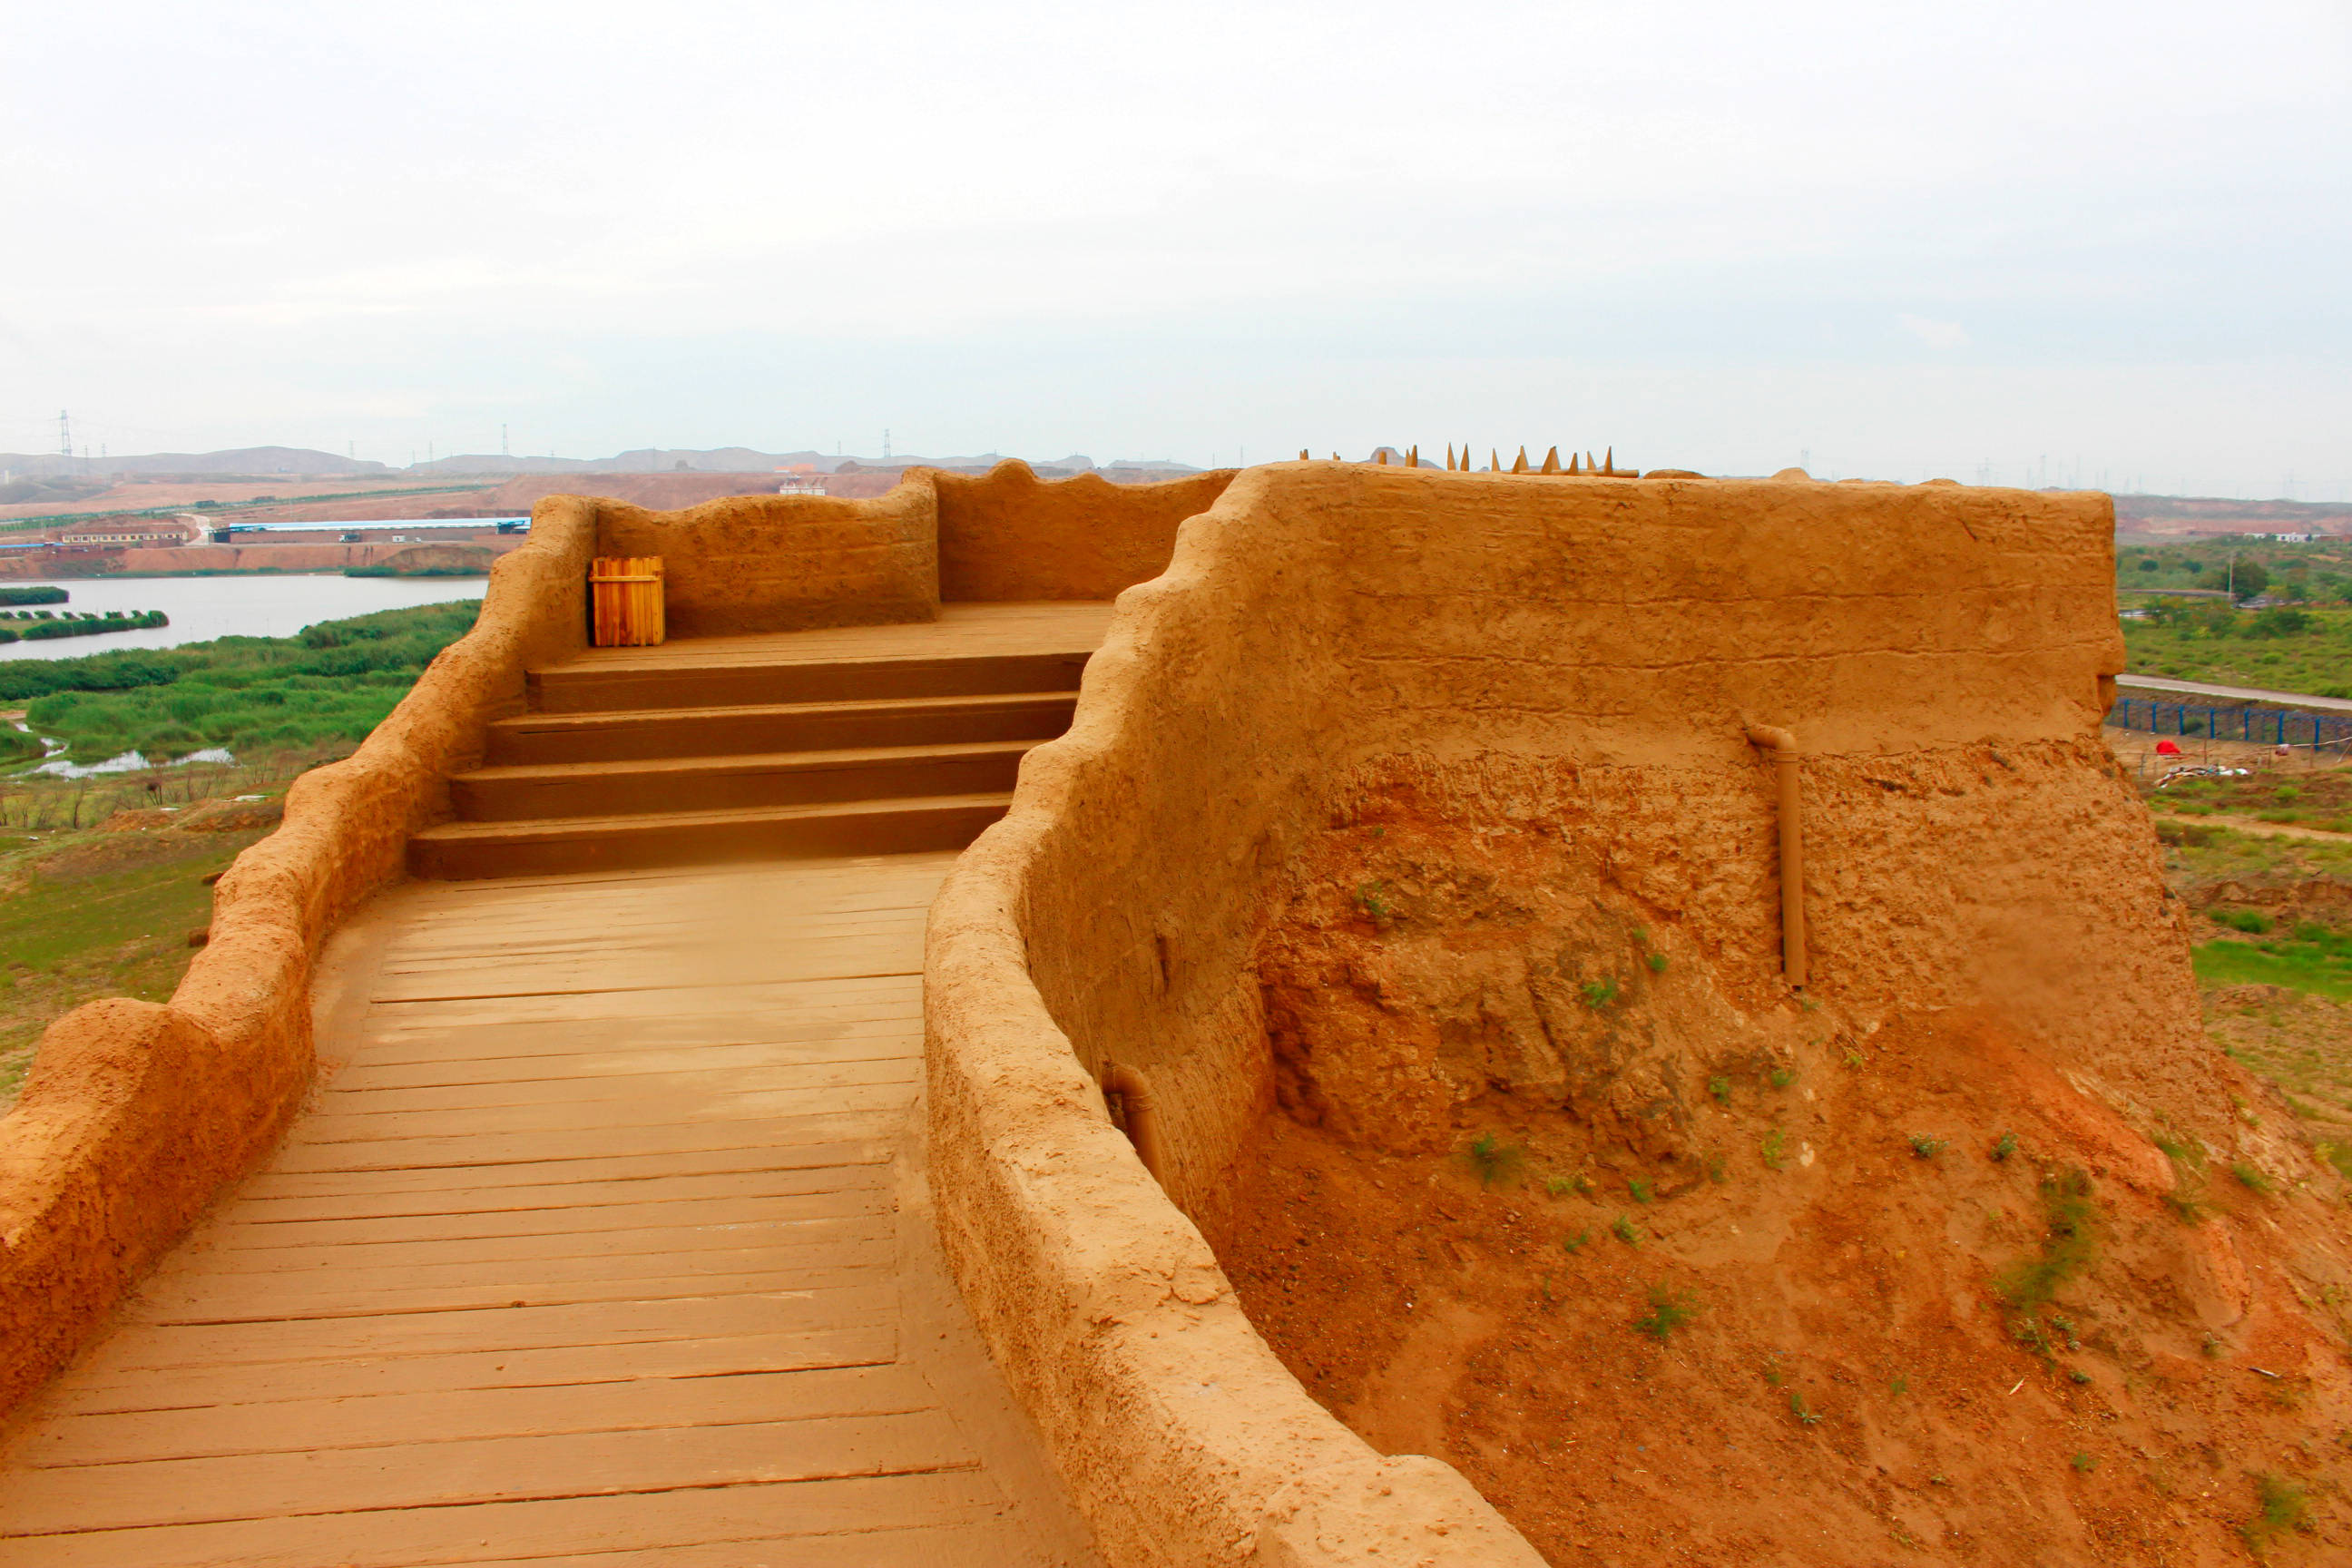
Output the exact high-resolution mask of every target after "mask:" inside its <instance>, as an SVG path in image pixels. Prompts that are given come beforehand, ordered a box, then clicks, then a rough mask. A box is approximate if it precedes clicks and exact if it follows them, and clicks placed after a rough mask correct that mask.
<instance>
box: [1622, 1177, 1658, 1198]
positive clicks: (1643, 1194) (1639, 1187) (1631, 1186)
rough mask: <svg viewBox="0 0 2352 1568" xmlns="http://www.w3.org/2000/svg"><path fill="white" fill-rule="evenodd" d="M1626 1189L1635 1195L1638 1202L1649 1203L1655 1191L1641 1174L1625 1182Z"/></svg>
mask: <svg viewBox="0 0 2352 1568" xmlns="http://www.w3.org/2000/svg"><path fill="white" fill-rule="evenodd" d="M1625 1190H1626V1191H1627V1192H1629V1193H1631V1194H1633V1201H1634V1202H1635V1203H1637V1204H1645V1203H1648V1202H1649V1201H1650V1198H1651V1195H1652V1193H1653V1191H1654V1189H1653V1188H1652V1187H1651V1185H1650V1184H1649V1183H1647V1182H1645V1181H1643V1180H1642V1178H1641V1177H1639V1176H1635V1177H1633V1179H1632V1180H1631V1181H1629V1182H1627V1183H1626V1184H1625Z"/></svg>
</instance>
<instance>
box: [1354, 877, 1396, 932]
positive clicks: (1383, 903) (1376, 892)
mask: <svg viewBox="0 0 2352 1568" xmlns="http://www.w3.org/2000/svg"><path fill="white" fill-rule="evenodd" d="M1388 887H1389V885H1388V884H1387V883H1386V882H1366V883H1364V884H1362V885H1361V886H1360V887H1359V888H1357V889H1356V907H1357V908H1358V909H1360V910H1363V911H1364V913H1365V914H1366V915H1367V916H1369V917H1370V920H1371V922H1372V923H1373V924H1374V925H1376V926H1381V927H1386V926H1387V925H1388V924H1389V923H1390V922H1391V921H1394V920H1395V919H1396V906H1395V905H1394V904H1391V903H1390V902H1389V901H1388V898H1387V894H1388Z"/></svg>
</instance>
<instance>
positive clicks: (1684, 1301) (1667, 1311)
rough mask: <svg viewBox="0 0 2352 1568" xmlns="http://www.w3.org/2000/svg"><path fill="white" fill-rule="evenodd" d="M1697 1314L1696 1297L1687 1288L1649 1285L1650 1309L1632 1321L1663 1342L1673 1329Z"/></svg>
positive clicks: (1680, 1326)
mask: <svg viewBox="0 0 2352 1568" xmlns="http://www.w3.org/2000/svg"><path fill="white" fill-rule="evenodd" d="M1697 1316H1698V1298H1697V1297H1696V1296H1695V1295H1693V1294H1692V1293H1691V1292H1690V1291H1688V1290H1674V1289H1668V1288H1667V1287H1665V1286H1664V1285H1653V1286H1651V1287H1650V1310H1649V1315H1648V1316H1646V1317H1643V1318H1639V1319H1636V1320H1635V1321H1634V1323H1633V1326H1634V1327H1635V1328H1637V1329H1639V1330H1641V1331H1642V1332H1643V1333H1645V1334H1647V1335H1649V1336H1650V1337H1651V1338H1652V1339H1654V1340H1655V1341H1657V1342H1659V1343H1660V1344H1664V1343H1665V1342H1667V1341H1668V1340H1670V1339H1672V1338H1673V1337H1674V1333H1675V1330H1676V1329H1679V1328H1683V1327H1685V1326H1687V1325H1688V1324H1689V1322H1690V1321H1691V1320H1692V1319H1693V1318H1696V1317H1697Z"/></svg>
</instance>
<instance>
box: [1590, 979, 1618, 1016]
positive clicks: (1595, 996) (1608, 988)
mask: <svg viewBox="0 0 2352 1568" xmlns="http://www.w3.org/2000/svg"><path fill="white" fill-rule="evenodd" d="M1615 1000H1617V982H1616V981H1615V980H1613V979H1607V980H1588V981H1586V982H1585V983H1584V1005H1586V1006H1588V1007H1590V1008H1591V1009H1592V1010H1593V1011H1594V1012H1596V1013H1598V1012H1599V1011H1601V1009H1602V1008H1603V1007H1606V1006H1608V1005H1609V1004H1611V1003H1612V1002H1614V1001H1615Z"/></svg>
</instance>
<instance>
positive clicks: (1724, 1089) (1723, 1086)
mask: <svg viewBox="0 0 2352 1568" xmlns="http://www.w3.org/2000/svg"><path fill="white" fill-rule="evenodd" d="M1706 1091H1707V1093H1709V1094H1711V1095H1713V1096H1715V1102H1716V1103H1717V1105H1729V1104H1730V1103H1731V1080H1730V1079H1727V1078H1711V1079H1707V1080H1706Z"/></svg>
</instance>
